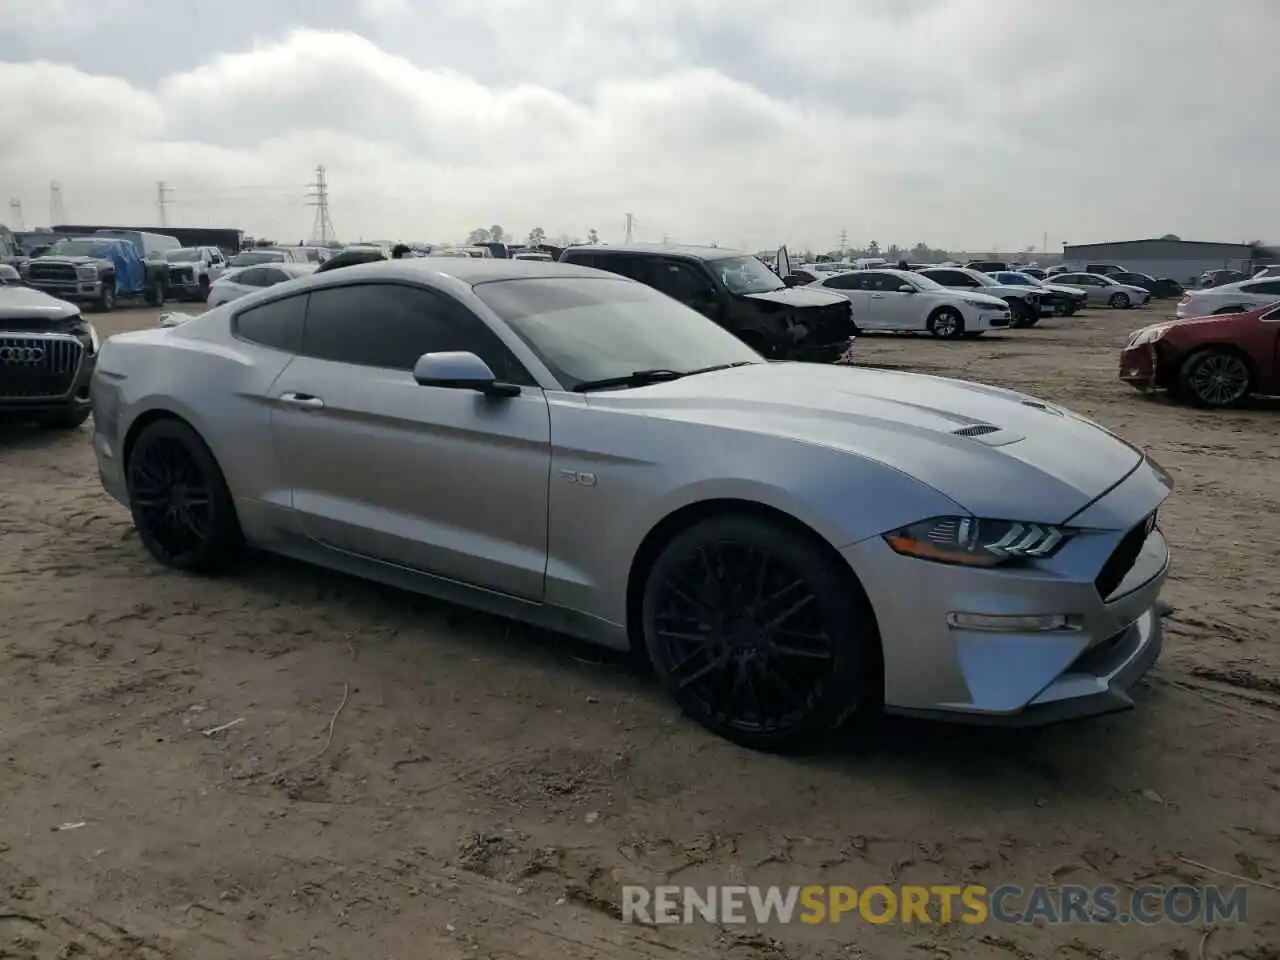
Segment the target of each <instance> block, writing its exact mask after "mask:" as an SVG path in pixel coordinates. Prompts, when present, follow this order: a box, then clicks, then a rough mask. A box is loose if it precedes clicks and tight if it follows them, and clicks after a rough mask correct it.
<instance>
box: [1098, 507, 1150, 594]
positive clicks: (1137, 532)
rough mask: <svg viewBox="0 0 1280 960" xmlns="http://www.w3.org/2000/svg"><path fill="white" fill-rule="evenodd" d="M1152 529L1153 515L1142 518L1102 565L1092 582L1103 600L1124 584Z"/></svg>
mask: <svg viewBox="0 0 1280 960" xmlns="http://www.w3.org/2000/svg"><path fill="white" fill-rule="evenodd" d="M1153 529H1155V514H1154V513H1152V514H1149V515H1148V516H1146V517H1144V518H1143V521H1142V522H1141V523H1140V524H1138V525H1137V526H1136V527H1134V528H1133V529H1132V530H1130V531H1129V532H1128V533H1126V534H1125V535H1124V536H1123V537H1122V538H1121V540H1120V543H1119V544H1118V545H1117V546H1116V548H1115V550H1114V551H1113V552H1112V554H1111V556H1110V557H1108V558H1107V562H1106V563H1104V564H1103V565H1102V572H1101V573H1099V574H1098V576H1097V578H1096V579H1095V580H1094V581H1093V585H1094V586H1095V587H1097V588H1098V594H1099V595H1100V596H1101V597H1102V599H1103V600H1106V599H1107V598H1108V597H1110V596H1111V595H1112V594H1113V593H1115V592H1116V590H1117V589H1118V588H1119V586H1120V584H1121V583H1123V582H1124V578H1125V577H1127V576H1128V575H1129V571H1130V570H1132V569H1133V565H1134V564H1135V563H1137V562H1138V556H1139V555H1140V554H1141V553H1142V546H1143V544H1145V543H1146V542H1147V537H1148V536H1149V535H1150V533H1151V531H1152V530H1153Z"/></svg>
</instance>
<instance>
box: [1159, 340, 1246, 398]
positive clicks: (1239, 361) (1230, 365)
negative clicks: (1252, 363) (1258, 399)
mask: <svg viewBox="0 0 1280 960" xmlns="http://www.w3.org/2000/svg"><path fill="white" fill-rule="evenodd" d="M1252 382H1253V374H1252V371H1251V370H1250V369H1249V364H1248V362H1247V361H1246V360H1245V358H1244V357H1243V356H1241V355H1240V354H1239V353H1237V352H1236V351H1234V350H1229V349H1227V348H1225V347H1209V348H1208V349H1206V350H1201V351H1199V352H1198V353H1193V354H1192V355H1191V356H1190V357H1188V358H1187V359H1186V360H1185V361H1184V362H1183V364H1182V367H1181V369H1180V370H1179V371H1178V391H1177V392H1178V396H1179V397H1185V398H1186V399H1187V400H1189V401H1191V402H1192V403H1194V404H1195V405H1196V406H1197V407H1208V408H1217V407H1229V406H1231V404H1233V403H1237V402H1239V401H1240V400H1242V399H1244V397H1245V395H1246V394H1248V393H1249V390H1250V388H1251V385H1252Z"/></svg>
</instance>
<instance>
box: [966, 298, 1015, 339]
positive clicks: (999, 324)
mask: <svg viewBox="0 0 1280 960" xmlns="http://www.w3.org/2000/svg"><path fill="white" fill-rule="evenodd" d="M963 313H964V328H965V330H966V331H968V332H970V333H980V332H982V331H984V330H1005V329H1007V328H1008V327H1010V326H1011V325H1012V324H1013V312H1012V311H1011V310H1010V309H1009V308H1008V307H1007V306H1006V307H1005V308H1004V309H1000V308H999V307H990V308H988V307H974V306H970V305H969V304H965V306H964V307H963Z"/></svg>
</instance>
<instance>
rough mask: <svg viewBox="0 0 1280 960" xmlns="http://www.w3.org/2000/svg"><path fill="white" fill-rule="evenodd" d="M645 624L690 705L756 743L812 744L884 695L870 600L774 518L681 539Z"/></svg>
mask: <svg viewBox="0 0 1280 960" xmlns="http://www.w3.org/2000/svg"><path fill="white" fill-rule="evenodd" d="M753 601H754V602H755V603H756V604H757V605H758V606H757V607H756V609H755V610H754V611H753V609H752V603H753ZM761 621H764V622H763V623H762V622H761ZM641 622H642V625H643V631H644V642H645V648H646V649H647V651H648V654H649V658H650V660H651V661H652V663H653V665H654V669H655V671H656V672H657V674H658V676H659V677H660V678H661V680H662V682H663V683H664V685H665V686H666V687H667V689H668V691H669V692H670V693H671V695H672V697H674V698H675V701H676V702H677V703H678V704H679V705H680V707H681V709H682V710H683V711H684V712H685V713H686V714H688V715H689V717H691V718H692V719H694V720H696V721H697V722H698V723H700V724H701V725H702V726H704V727H706V728H707V729H708V730H710V731H712V732H713V733H716V734H719V735H720V736H722V737H725V738H726V739H728V740H732V741H733V742H734V743H738V744H741V745H742V746H745V747H750V748H752V749H756V750H788V749H796V748H800V747H803V746H807V745H809V744H811V743H813V742H814V741H815V740H817V739H819V738H820V737H821V736H822V735H823V734H825V733H827V732H829V731H831V730H834V729H835V728H836V727H838V726H839V725H840V724H841V723H842V722H843V720H844V719H845V718H846V717H848V716H850V715H851V714H852V713H854V712H855V711H856V710H857V709H858V708H860V707H863V708H866V707H870V706H871V705H872V704H873V703H876V702H878V699H879V697H878V693H877V692H876V691H877V690H878V676H879V674H878V669H877V668H876V666H875V664H877V663H878V658H877V656H876V654H877V653H878V651H879V637H878V635H877V632H876V627H875V617H874V616H873V614H872V612H871V608H870V605H869V604H868V602H867V601H866V599H865V596H864V595H863V594H862V592H861V590H860V589H857V588H855V589H853V590H851V589H850V583H849V578H848V576H847V575H845V573H844V571H842V570H840V569H839V568H838V566H837V565H836V563H835V562H834V561H833V560H831V559H829V558H828V557H827V556H825V555H824V554H823V553H822V552H821V551H820V549H818V548H817V547H816V546H815V545H814V544H812V543H810V542H808V540H807V539H806V538H805V537H803V536H801V535H799V534H797V533H793V532H792V531H790V530H788V529H786V528H785V527H784V526H781V525H779V524H777V523H774V522H771V521H768V520H764V519H759V518H756V517H750V516H736V517H735V516H724V517H712V518H710V519H707V520H703V521H701V522H700V523H697V524H695V525H693V526H692V527H690V528H688V529H687V530H684V531H682V532H681V533H679V534H677V535H676V536H675V537H674V538H673V539H672V540H671V542H670V543H668V544H667V545H666V547H665V548H663V550H662V553H661V554H659V556H658V559H657V561H656V562H655V563H654V565H653V567H652V569H651V570H650V571H649V573H648V577H647V579H646V582H645V588H644V597H643V602H642V618H641ZM787 624H790V627H788V628H785V629H784V625H787ZM681 627H683V629H680V628H681ZM780 641H785V644H784V643H783V642H780ZM726 679H733V680H734V681H735V682H734V683H733V684H731V685H730V686H729V687H728V688H726V686H725V681H726ZM743 694H746V699H748V700H750V702H749V703H748V702H744V697H743V696H742V695H743ZM762 694H763V695H764V696H763V699H762Z"/></svg>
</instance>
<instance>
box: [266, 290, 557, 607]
mask: <svg viewBox="0 0 1280 960" xmlns="http://www.w3.org/2000/svg"><path fill="white" fill-rule="evenodd" d="M455 350H465V351H470V352H473V353H475V354H477V355H478V356H480V357H481V358H482V359H484V360H485V361H486V362H487V363H488V364H489V366H490V367H491V368H492V369H493V371H494V373H495V374H496V375H497V377H498V378H499V379H501V380H506V381H509V382H513V383H516V384H518V385H520V386H521V392H520V394H519V395H518V396H512V397H502V398H497V397H488V396H485V395H483V394H481V393H479V392H477V391H474V390H467V389H451V388H443V387H424V386H420V385H419V384H418V383H417V382H416V381H415V380H414V379H413V374H412V369H413V366H414V363H415V362H416V361H417V359H418V357H420V356H421V355H422V354H424V353H432V352H438V351H455ZM301 353H302V355H300V356H298V357H297V358H295V359H294V360H293V361H292V362H291V363H290V364H289V366H288V367H287V368H286V369H285V370H284V372H283V373H282V374H281V375H280V377H279V378H278V379H277V380H276V382H275V383H274V384H273V386H272V390H271V397H270V400H271V402H272V404H273V414H272V423H273V428H274V433H275V438H276V449H277V454H278V456H279V457H280V462H281V464H282V469H283V470H284V471H285V472H286V476H287V477H288V480H289V484H290V488H291V490H292V504H293V509H294V511H295V513H296V515H297V518H298V521H299V523H300V524H301V526H302V528H303V529H304V530H305V532H306V533H307V535H308V536H310V537H311V538H312V539H314V540H316V541H318V542H319V543H321V544H324V545H326V546H328V547H331V548H333V549H335V550H340V551H345V552H348V553H354V554H359V555H361V556H365V557H373V558H375V559H378V560H383V561H387V562H390V563H395V564H398V565H401V566H404V567H409V568H412V569H414V570H420V571H424V572H426V573H430V574H434V575H436V576H440V577H446V578H448V579H451V580H456V581H460V582H463V583H468V584H473V585H476V586H480V587H485V588H488V589H491V590H495V591H498V592H501V593H504V594H508V595H512V596H518V597H523V598H526V599H532V600H539V599H541V597H542V595H543V582H544V578H545V574H546V551H547V495H548V485H549V472H550V465H551V433H550V414H549V411H548V407H547V400H546V397H545V396H544V395H543V392H542V390H541V389H539V388H538V387H537V386H535V385H534V382H533V380H532V378H530V376H529V375H528V373H527V372H526V371H525V370H524V368H523V367H522V366H521V365H520V364H519V361H517V360H516V359H515V357H513V356H512V355H511V354H510V352H509V351H508V350H507V348H506V347H505V346H504V345H503V344H502V343H501V341H500V340H499V339H498V338H497V336H496V335H495V334H494V333H493V332H492V331H491V330H489V328H488V327H487V326H485V324H484V323H483V321H481V320H480V319H479V318H478V317H476V316H475V315H474V314H472V313H471V312H470V311H469V310H468V309H467V308H466V307H464V306H463V305H462V304H461V303H460V302H459V301H457V300H454V299H453V298H451V297H449V296H447V295H445V294H443V293H441V292H439V291H433V290H429V289H426V288H423V287H418V286H412V285H406V284H397V283H385V282H384V283H359V282H355V283H350V284H344V285H342V286H336V287H323V288H320V289H317V290H313V291H311V293H310V294H309V297H308V304H307V314H306V325H305V329H304V336H303V345H302V352H301Z"/></svg>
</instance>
